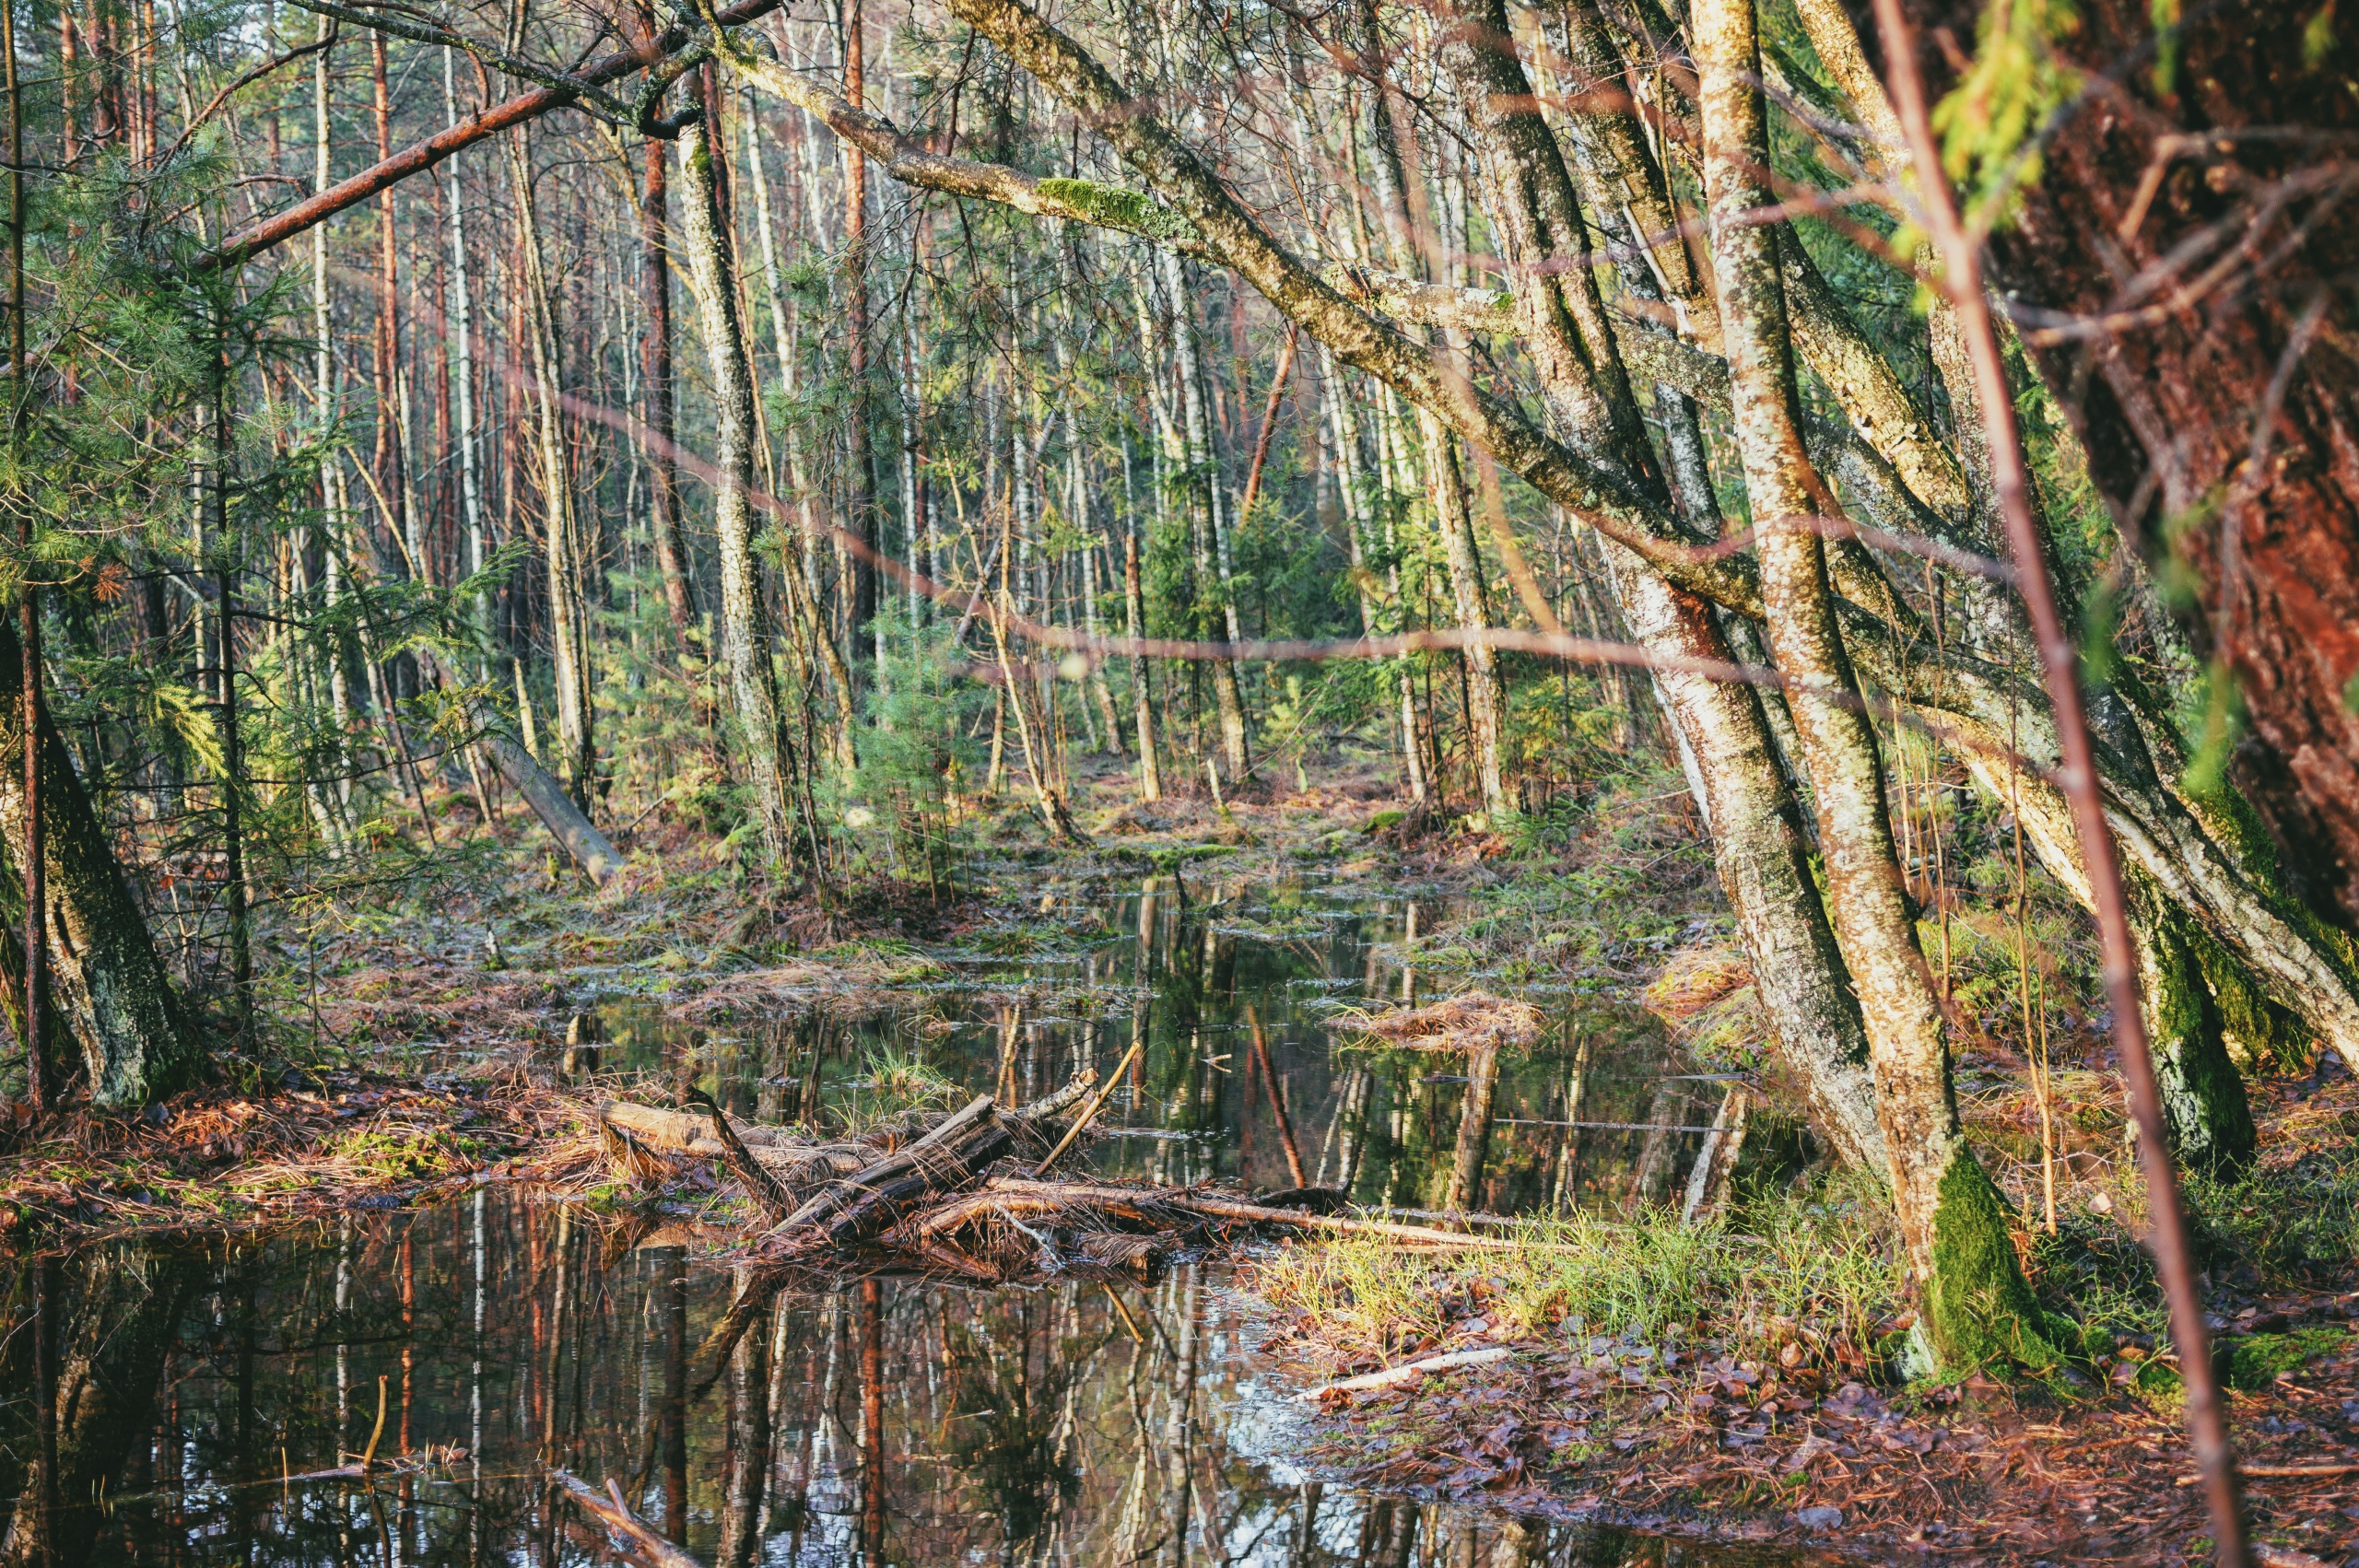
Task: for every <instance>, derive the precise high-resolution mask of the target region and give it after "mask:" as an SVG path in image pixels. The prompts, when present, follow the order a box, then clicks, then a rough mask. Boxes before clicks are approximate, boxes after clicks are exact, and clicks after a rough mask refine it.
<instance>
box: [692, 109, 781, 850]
mask: <svg viewBox="0 0 2359 1568" xmlns="http://www.w3.org/2000/svg"><path fill="white" fill-rule="evenodd" d="M710 127H711V122H710V119H706V120H700V121H698V122H697V123H694V124H692V125H690V126H689V127H688V128H687V130H685V131H683V132H682V133H681V134H680V167H681V170H682V171H683V172H684V173H685V174H686V176H687V202H686V204H685V205H684V206H683V209H682V211H681V214H680V227H679V237H680V242H681V248H682V250H683V251H684V252H686V253H687V261H688V289H689V292H690V293H692V294H693V295H695V296H696V301H697V325H698V333H699V335H700V336H702V337H703V339H704V347H705V357H706V359H707V361H708V362H709V363H710V366H711V369H712V384H713V387H714V391H715V396H714V399H713V469H714V471H715V474H714V479H715V482H714V486H713V532H714V534H715V536H716V539H717V542H718V544H719V545H720V552H721V655H722V663H723V664H724V665H725V666H726V668H727V671H728V679H729V696H730V706H731V708H732V709H733V711H734V713H735V714H736V718H737V730H738V743H739V745H740V748H741V751H742V755H744V757H745V769H746V773H747V775H748V777H749V779H750V781H751V782H752V784H753V787H754V801H755V810H756V812H757V813H758V814H759V818H760V822H761V829H762V842H763V848H765V850H766V851H767V852H768V854H769V859H770V860H771V862H772V863H773V864H774V865H776V866H778V867H780V869H782V870H783V869H787V868H791V867H792V864H793V859H794V836H793V829H794V822H793V803H792V799H791V796H790V790H791V780H792V773H793V764H792V757H791V755H790V753H789V750H788V746H787V742H786V733H785V731H784V729H783V727H782V726H781V724H780V712H779V696H778V677H777V674H776V673H775V671H774V670H773V669H772V667H771V661H770V634H769V613H768V611H767V610H766V609H765V608H764V606H763V603H762V582H761V571H760V567H759V564H758V563H757V561H756V560H755V558H754V527H753V507H752V504H751V501H750V499H749V493H750V491H751V489H752V485H753V472H754V379H753V371H752V369H751V367H750V366H749V365H748V364H747V363H746V360H745V333H744V331H743V329H742V326H741V323H740V322H739V320H738V315H737V286H736V279H735V277H734V275H733V270H732V268H731V264H730V258H729V252H728V250H727V249H726V245H727V241H726V240H725V238H724V234H723V230H722V227H721V224H722V216H721V211H720V205H719V195H718V192H717V190H716V187H715V183H714V178H713V166H712V147H711V142H710Z"/></svg>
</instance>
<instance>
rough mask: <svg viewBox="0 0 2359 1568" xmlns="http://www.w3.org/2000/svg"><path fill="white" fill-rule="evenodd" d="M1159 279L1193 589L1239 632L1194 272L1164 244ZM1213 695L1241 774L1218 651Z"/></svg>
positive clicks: (1236, 712) (1233, 702)
mask: <svg viewBox="0 0 2359 1568" xmlns="http://www.w3.org/2000/svg"><path fill="white" fill-rule="evenodd" d="M1160 257H1161V260H1162V263H1163V286H1164V288H1165V290H1166V291H1167V292H1168V294H1169V295H1170V296H1171V324H1172V341H1173V344H1174V345H1175V346H1176V347H1177V348H1178V350H1179V359H1180V409H1181V413H1182V417H1183V421H1184V423H1183V426H1182V429H1181V434H1182V437H1183V439H1185V441H1186V443H1187V463H1188V468H1189V475H1188V495H1189V498H1190V509H1191V520H1192V522H1191V528H1192V532H1191V541H1192V543H1193V544H1194V546H1195V557H1196V592H1197V596H1198V599H1199V601H1200V602H1202V603H1208V604H1209V605H1210V607H1211V609H1212V611H1213V612H1214V614H1216V615H1217V616H1218V618H1219V621H1218V629H1219V635H1221V636H1222V637H1225V638H1227V640H1229V641H1230V642H1236V641H1238V640H1239V639H1240V638H1241V636H1242V634H1241V632H1240V630H1239V628H1238V619H1237V604H1236V602H1235V599H1234V597H1233V596H1232V595H1231V594H1230V592H1229V582H1228V563H1227V559H1226V544H1225V542H1224V540H1223V538H1222V530H1221V515H1220V510H1221V485H1220V462H1219V456H1218V454H1217V453H1216V452H1215V451H1214V449H1213V440H1212V426H1211V421H1210V419H1209V418H1208V417H1207V415H1206V410H1205V408H1204V363H1203V345H1202V342H1201V339H1200V337H1199V335H1198V333H1197V330H1196V300H1195V294H1194V291H1193V289H1192V287H1191V285H1192V284H1193V282H1194V278H1193V275H1192V274H1191V270H1190V269H1189V267H1188V266H1187V264H1186V263H1184V262H1182V261H1181V260H1180V257H1179V256H1177V255H1175V254H1173V253H1172V252H1169V251H1165V252H1160ZM1210 673H1211V675H1212V683H1213V703H1214V705H1215V708H1218V709H1219V712H1220V752H1221V761H1222V762H1223V763H1224V764H1225V765H1226V766H1227V768H1228V776H1229V778H1231V779H1232V780H1234V779H1240V778H1244V777H1245V774H1246V770H1247V769H1248V768H1249V767H1250V766H1252V755H1251V750H1252V748H1251V744H1250V741H1249V739H1248V737H1247V733H1246V728H1245V700H1244V696H1243V694H1242V693H1241V692H1240V691H1239V690H1238V681H1237V665H1236V663H1235V662H1234V661H1230V660H1226V659H1222V660H1215V661H1214V662H1213V665H1212V668H1211V672H1210Z"/></svg>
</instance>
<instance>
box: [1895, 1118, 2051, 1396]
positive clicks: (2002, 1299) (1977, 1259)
mask: <svg viewBox="0 0 2359 1568" xmlns="http://www.w3.org/2000/svg"><path fill="white" fill-rule="evenodd" d="M1922 1321H1923V1323H1924V1325H1925V1328H1926V1331H1927V1337H1928V1339H1929V1340H1931V1346H1932V1349H1933V1351H1934V1353H1935V1354H1936V1355H1937V1356H1939V1358H1940V1360H1941V1363H1942V1370H1943V1371H1945V1372H1966V1371H1971V1370H1972V1369H1974V1368H1976V1367H1978V1366H1987V1365H1989V1364H1992V1363H2011V1364H2013V1365H2015V1366H2019V1367H2022V1368H2024V1369H2025V1371H2030V1372H2045V1371H2048V1370H2049V1369H2050V1368H2052V1367H2055V1366H2057V1365H2058V1364H2059V1363H2061V1362H2062V1361H2063V1359H2064V1357H2063V1354H2062V1352H2060V1351H2059V1350H2058V1349H2057V1348H2056V1346H2055V1345H2054V1344H2053V1343H2052V1342H2050V1340H2049V1339H2048V1333H2047V1328H2046V1323H2047V1319H2046V1317H2045V1315H2044V1314H2042V1313H2041V1311H2040V1307H2039V1303H2038V1302H2037V1301H2036V1299H2035V1298H2034V1297H2033V1295H2032V1291H2031V1286H2030V1284H2029V1283H2027V1282H2026V1281H2025V1279H2024V1271H2023V1266H2022V1264H2021V1263H2020V1262H2019V1261H2018V1260H2017V1258H2016V1257H2015V1246H2014V1243H2013V1240H2011V1239H2010V1238H2009V1235H2008V1230H2007V1211H2006V1206H2005V1205H2004V1204H2003V1203H2001V1201H2000V1199H1999V1189H1998V1188H1995V1187H1993V1186H1991V1185H1990V1177H1989V1175H1987V1174H1986V1173H1985V1172H1984V1171H1983V1169H1982V1166H1981V1164H1979V1163H1978V1161H1977V1160H1976V1159H1975V1158H1974V1156H1973V1155H1972V1154H1971V1153H1967V1152H1966V1150H1965V1149H1963V1148H1961V1149H1959V1150H1958V1152H1957V1153H1956V1154H1955V1155H1954V1156H1953V1157H1952V1158H1951V1160H1950V1165H1949V1169H1948V1170H1947V1171H1946V1172H1944V1173H1943V1174H1942V1185H1941V1188H1940V1200H1939V1202H1938V1203H1937V1205H1936V1206H1935V1209H1934V1211H1933V1277H1932V1279H1931V1280H1930V1281H1927V1284H1926V1288H1925V1312H1924V1315H1923V1318H1922Z"/></svg>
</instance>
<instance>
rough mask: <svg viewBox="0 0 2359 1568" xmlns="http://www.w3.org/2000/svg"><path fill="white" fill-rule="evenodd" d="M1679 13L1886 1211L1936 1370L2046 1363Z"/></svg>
mask: <svg viewBox="0 0 2359 1568" xmlns="http://www.w3.org/2000/svg"><path fill="white" fill-rule="evenodd" d="M1693 26H1694V37H1695V46H1696V64H1697V67H1698V70H1699V73H1700V75H1701V77H1702V83H1703V88H1702V94H1701V100H1702V121H1703V133H1704V174H1705V187H1706V192H1707V195H1708V204H1709V208H1710V221H1711V241H1712V246H1711V248H1712V262H1713V268H1714V272H1715V274H1716V276H1717V281H1718V283H1719V298H1720V310H1721V321H1720V329H1721V333H1722V338H1723V341H1724V342H1725V344H1726V345H1727V348H1728V357H1729V369H1730V375H1731V392H1732V398H1733V403H1734V408H1735V420H1734V423H1735V428H1736V437H1737V446H1738V450H1739V455H1740V456H1741V458H1742V460H1743V469H1744V477H1745V486H1746V489H1747V491H1748V492H1749V493H1750V495H1751V497H1752V501H1753V512H1754V517H1755V527H1756V529H1757V530H1758V531H1759V534H1760V545H1759V549H1760V558H1761V593H1762V601H1763V604H1764V607H1765V609H1766V612H1767V621H1768V629H1769V641H1770V646H1771V649H1772V650H1773V651H1774V652H1775V654H1776V656H1777V659H1778V668H1779V669H1780V670H1781V671H1783V672H1785V673H1786V674H1787V675H1788V676H1789V677H1790V679H1791V680H1792V682H1793V685H1792V687H1791V693H1792V700H1791V706H1792V708H1793V712H1794V722H1795V726H1796V728H1797V729H1798V730H1799V731H1800V733H1801V736H1802V755H1803V760H1804V763H1805V765H1806V766H1808V768H1809V770H1810V774H1811V782H1812V786H1813V793H1814V795H1815V796H1816V801H1817V810H1818V828H1819V844H1820V848H1821V849H1822V851H1823V853H1824V855H1825V867H1826V872H1825V874H1826V883H1827V891H1828V895H1829V900H1828V901H1829V904H1830V905H1831V912H1832V914H1833V916H1834V924H1835V931H1836V938H1837V944H1838V945H1839V946H1840V948H1841V950H1842V953H1843V958H1844V961H1845V964H1846V966H1847V967H1848V969H1849V971H1850V974H1851V977H1852V981H1853V984H1854V986H1855V987H1856V988H1857V991H1858V995H1859V1000H1860V1014H1861V1016H1862V1017H1863V1018H1864V1020H1865V1021H1866V1024H1867V1031H1868V1042H1869V1047H1870V1051H1871V1056H1872V1061H1873V1064H1874V1068H1875V1078H1876V1090H1877V1095H1878V1108H1879V1113H1880V1117H1881V1120H1882V1123H1883V1126H1884V1149H1885V1153H1886V1156H1887V1159H1888V1161H1889V1163H1890V1169H1891V1172H1892V1183H1893V1199H1894V1207H1895V1210H1896V1211H1897V1212H1898V1215H1899V1218H1900V1229H1901V1235H1902V1239H1903V1241H1904V1243H1905V1244H1906V1246H1907V1252H1908V1260H1909V1265H1910V1272H1911V1273H1912V1274H1913V1275H1914V1277H1915V1279H1916V1281H1917V1282H1918V1285H1919V1289H1920V1291H1921V1292H1922V1294H1923V1302H1924V1310H1923V1314H1922V1316H1920V1317H1919V1325H1920V1327H1922V1328H1924V1329H1925V1330H1926V1333H1925V1339H1926V1340H1927V1342H1928V1344H1929V1345H1930V1347H1931V1350H1932V1351H1933V1352H1935V1354H1936V1355H1937V1356H1938V1357H1939V1359H1940V1360H1941V1361H1942V1363H1945V1364H1948V1365H1952V1366H1961V1367H1963V1366H1972V1365H1975V1364H1978V1363H1981V1362H1983V1361H1986V1360H1988V1359H1989V1358H1991V1357H1993V1356H2006V1357H2010V1358H2013V1359H2014V1360H2016V1361H2018V1362H2021V1363H2025V1364H2031V1365H2046V1364H2048V1363H2051V1362H2052V1361H2053V1360H2054V1359H2055V1353H2056V1352H2055V1351H2054V1348H2053V1347H2052V1346H2050V1345H2049V1344H2048V1342H2047V1340H2046V1339H2045V1338H2044V1337H2043V1335H2042V1332H2041V1327H2040V1320H2039V1316H2038V1307H2037V1305H2036V1303H2035V1302H2034V1300H2033V1299H2032V1295H2031V1290H2030V1287H2029V1286H2028V1285H2027V1284H2026V1283H2025V1281H2024V1278H2023V1273H2022V1270H2021V1268H2020V1266H2019V1265H2018V1264H2017V1262H2016V1259H2015V1253H2014V1247H2013V1243H2012V1242H2011V1241H2010V1240H2009V1239H2008V1234H2007V1223H2006V1211H2005V1208H2004V1206H2003V1204H2002V1203H2001V1200H2000V1198H1999V1195H1998V1192H1997V1189H1996V1188H1993V1187H1992V1186H1991V1184H1990V1179H1989V1176H1987V1175H1986V1174H1985V1173H1984V1172H1983V1170H1982V1167H1981V1165H1980V1164H1978V1162H1977V1161H1976V1160H1975V1157H1974V1154H1973V1153H1972V1151H1971V1150H1970V1149H1968V1148H1967V1147H1966V1139H1965V1136H1964V1132H1963V1129H1961V1128H1960V1127H1959V1124H1958V1119H1957V1106H1956V1101H1955V1097H1954V1093H1953V1090H1952V1086H1951V1082H1950V1064H1949V1047H1948V1042H1947V1041H1946V1039H1945V1038H1944V1037H1943V1033H1942V1012H1941V1004H1940V1002H1939V1000H1938V999H1937V998H1936V997H1935V996H1934V994H1933V988H1932V979H1931V974H1930V972H1929V971H1928V970H1927V967H1926V965H1925V959H1924V954H1922V953H1921V952H1919V949H1918V945H1917V933H1916V928H1915V925H1914V923H1913V921H1912V920H1911V919H1910V916H1909V912H1908V908H1907V903H1906V900H1905V898H1904V896H1903V888H1902V881H1901V875H1900V867H1899V862H1898V860H1897V857H1896V855H1895V851H1894V848H1893V842H1892V825H1891V822H1890V820H1889V819H1888V818H1887V816H1886V815H1885V811H1884V778H1883V770H1882V765H1881V763H1880V761H1879V759H1878V756H1877V753H1876V743H1875V736H1874V732H1873V731H1872V728H1871V727H1870V725H1869V722H1868V719H1867V716H1866V714H1865V712H1864V711H1863V710H1862V709H1861V708H1860V701H1859V692H1858V686H1857V685H1856V684H1855V682H1854V681H1853V679H1852V676H1851V670H1850V665H1849V661H1848V658H1847V657H1846V655H1845V652H1844V649H1843V642H1842V637H1841V634H1840V632H1839V630H1838V628H1837V622H1836V617H1835V614H1834V608H1833V603H1834V601H1833V595H1832V593H1831V591H1830V590H1829V588H1828V584H1827V576H1826V555H1827V552H1826V549H1825V544H1824V542H1823V540H1822V539H1821V537H1820V535H1819V533H1818V532H1817V531H1816V529H1815V528H1814V527H1813V526H1812V525H1811V523H1812V520H1813V519H1814V518H1815V517H1816V516H1817V515H1818V512H1819V508H1818V506H1817V505H1816V504H1815V502H1814V499H1813V489H1814V488H1815V487H1816V485H1815V481H1814V479H1813V476H1812V475H1811V474H1810V471H1809V460H1808V458H1807V456H1806V455H1805V454H1804V452H1803V450H1802V436H1801V431H1800V425H1799V418H1798V415H1797V412H1796V391H1795V383H1794V367H1793V357H1792V353H1791V349H1790V345H1789V341H1788V338H1787V333H1786V309H1785V298H1784V287H1783V284H1782V282H1781V280H1780V277H1779V273H1778V248H1777V240H1776V238H1775V235H1774V234H1773V233H1772V232H1771V231H1770V230H1768V229H1766V228H1762V227H1759V226H1758V225H1756V224H1754V223H1753V222H1752V221H1751V215H1752V213H1753V212H1754V211H1755V209H1758V208H1762V207H1766V206H1768V205H1770V198H1769V196H1768V194H1767V192H1766V188H1765V184H1766V170H1767V169H1768V167H1769V160H1768V153H1767V135H1766V117H1765V115H1764V113H1763V110H1762V103H1761V97H1760V91H1759V88H1758V85H1757V84H1758V82H1759V79H1760V68H1761V67H1760V57H1759V53H1758V48H1757V44H1756V40H1755V22H1754V14H1753V6H1752V0H1697V4H1696V6H1695V9H1694V14H1693Z"/></svg>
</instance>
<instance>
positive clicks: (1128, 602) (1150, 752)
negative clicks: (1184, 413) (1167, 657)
mask: <svg viewBox="0 0 2359 1568" xmlns="http://www.w3.org/2000/svg"><path fill="white" fill-rule="evenodd" d="M1122 615H1123V625H1124V626H1125V627H1126V629H1127V630H1128V631H1129V633H1130V636H1131V640H1132V641H1133V642H1136V641H1137V640H1138V639H1139V638H1143V637H1144V636H1145V635H1146V595H1145V592H1144V588H1143V586H1142V584H1141V583H1140V581H1139V520H1138V514H1137V513H1136V512H1135V511H1133V513H1132V514H1131V517H1130V520H1129V524H1128V526H1127V527H1126V528H1125V529H1124V530H1123V532H1122ZM1150 679H1151V677H1150V675H1149V673H1148V667H1147V660H1146V655H1145V654H1144V653H1133V654H1132V655H1131V705H1132V709H1133V725H1132V728H1133V731H1135V732H1136V734H1137V735H1138V738H1139V799H1140V800H1142V801H1144V802H1150V803H1152V802H1156V801H1160V800H1161V799H1163V769H1162V765H1161V761H1160V753H1161V750H1162V748H1161V746H1160V745H1159V744H1158V743H1156V737H1155V694H1154V692H1153V691H1152V690H1151V689H1150V687H1149V685H1148V683H1149V681H1150Z"/></svg>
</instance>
